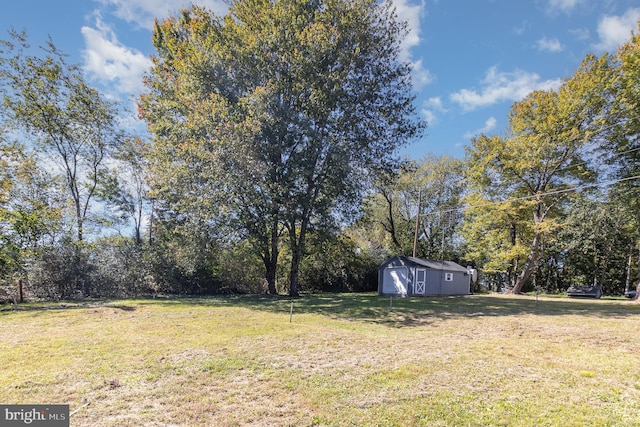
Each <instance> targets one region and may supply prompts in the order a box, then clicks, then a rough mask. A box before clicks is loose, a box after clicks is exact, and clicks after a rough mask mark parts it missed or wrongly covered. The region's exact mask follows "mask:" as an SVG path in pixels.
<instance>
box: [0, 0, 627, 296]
mask: <svg viewBox="0 0 640 427" xmlns="http://www.w3.org/2000/svg"><path fill="white" fill-rule="evenodd" d="M406 34H407V26H406V23H403V22H401V21H399V20H398V19H397V16H396V14H395V11H394V9H393V6H392V5H391V3H390V2H386V3H382V4H381V3H378V2H376V1H372V0H356V1H350V2H344V1H340V0H314V1H299V0H293V1H284V0H276V1H262V0H236V1H235V2H233V4H232V5H231V7H230V10H229V13H228V14H227V15H225V16H218V15H216V14H214V13H213V12H211V11H209V10H207V9H205V8H202V7H198V6H192V7H191V8H189V9H184V10H182V11H181V12H180V13H179V14H178V15H176V16H170V17H169V18H167V19H163V20H157V21H156V24H155V28H154V31H153V44H154V47H155V50H156V53H155V55H154V56H153V57H152V60H153V66H152V68H151V69H150V70H149V72H148V74H147V75H146V76H145V80H144V84H145V87H146V91H145V92H144V93H143V94H142V95H141V96H139V98H138V99H137V103H138V111H137V115H138V117H139V118H141V119H143V120H144V121H145V122H146V124H147V127H148V134H145V135H133V134H131V132H129V131H127V129H126V128H125V127H124V126H123V125H122V124H121V121H120V119H119V117H120V116H121V114H122V111H121V110H122V109H121V106H120V105H118V104H117V103H114V102H112V101H111V100H109V99H107V98H106V97H105V96H104V95H103V94H101V93H100V92H99V91H98V90H96V89H95V88H92V87H91V86H90V85H89V84H88V83H87V82H86V81H85V80H84V78H83V75H82V70H81V68H80V67H79V66H78V65H75V64H69V63H68V62H67V57H66V55H65V54H64V53H63V52H60V51H59V50H58V49H57V48H56V46H55V44H54V43H53V41H52V40H48V41H47V43H46V44H45V45H44V46H43V47H41V48H39V49H35V50H34V49H32V48H31V46H30V45H29V43H28V39H27V35H26V34H25V33H18V32H16V31H13V30H12V31H10V32H9V36H10V37H9V39H8V40H4V41H2V44H1V45H0V46H1V51H0V87H1V88H2V89H1V90H2V93H3V103H4V108H3V110H2V113H0V114H1V116H0V119H1V123H2V126H1V128H0V150H1V151H0V152H1V157H0V166H1V167H0V300H11V299H12V298H14V297H16V295H20V296H21V297H24V296H26V297H28V298H45V299H69V298H83V297H116V296H117V297H123V296H136V295H155V294H165V293H168V294H172V293H173V294H213V293H226V292H246V293H270V294H282V293H287V294H289V295H292V296H297V295H299V293H300V292H301V291H370V290H375V289H377V267H378V266H379V265H380V264H381V263H382V262H384V261H385V260H386V259H387V258H389V257H390V256H392V255H395V254H406V255H410V254H412V251H413V247H414V244H415V245H416V255H417V256H420V257H425V258H431V259H445V260H453V261H457V262H459V263H461V264H462V265H473V266H474V267H476V268H478V269H479V270H480V271H481V272H482V274H481V278H482V280H481V281H480V282H479V284H477V285H476V286H477V287H478V289H476V290H480V289H481V288H484V289H492V290H501V289H505V290H507V291H509V292H513V293H520V292H526V291H531V290H543V291H545V292H561V291H563V290H565V289H566V288H567V287H569V286H572V285H588V284H599V285H602V286H603V288H604V291H605V293H606V294H610V295H619V294H622V293H623V292H624V291H626V290H629V289H634V288H636V286H638V283H639V282H640V280H639V274H640V273H639V270H640V269H639V267H640V235H639V234H640V233H639V230H640V228H639V225H640V201H639V200H640V198H639V197H638V178H639V176H640V171H639V170H638V169H639V167H638V156H639V155H638V150H639V149H640V146H639V144H640V142H639V140H638V135H639V130H640V128H639V125H640V111H639V108H640V107H639V105H640V103H639V102H638V101H639V100H638V96H639V95H638V94H639V93H640V69H639V68H638V67H637V63H638V61H639V60H640V37H638V35H633V36H632V38H631V39H630V41H629V42H627V43H626V44H625V45H623V46H622V47H621V48H620V49H619V50H618V51H617V52H614V53H607V54H604V55H602V56H601V57H595V56H591V55H590V56H588V57H586V58H585V60H584V61H583V63H582V65H581V66H580V68H579V69H578V70H576V71H575V72H574V73H573V74H572V75H571V76H569V77H567V78H566V79H565V81H564V83H563V85H562V86H561V87H560V88H558V89H554V90H548V91H535V92H532V93H531V94H529V95H528V96H527V97H525V99H523V100H521V101H518V102H516V103H514V104H513V106H512V108H511V112H510V116H509V125H508V128H507V129H506V130H505V131H504V132H503V133H502V134H500V135H479V136H478V137H475V138H473V139H472V140H471V143H470V145H469V146H468V147H467V152H466V155H465V157H464V159H455V158H450V157H447V156H434V155H429V154H427V155H425V156H424V157H423V158H422V159H399V158H397V156H396V155H395V153H397V151H398V149H399V148H400V147H402V146H403V145H405V144H407V143H409V142H410V141H412V140H413V139H415V138H418V137H420V136H421V135H422V133H423V130H424V129H425V127H426V124H425V123H424V122H423V121H422V120H421V119H420V117H419V115H418V113H417V112H416V109H415V106H414V105H413V101H414V98H415V95H414V93H413V89H412V85H411V67H410V64H407V63H405V62H403V61H402V60H401V59H400V47H401V43H402V40H403V38H404V37H405V36H406ZM416 238H417V240H416Z"/></svg>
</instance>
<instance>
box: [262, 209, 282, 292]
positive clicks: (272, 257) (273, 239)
mask: <svg viewBox="0 0 640 427" xmlns="http://www.w3.org/2000/svg"><path fill="white" fill-rule="evenodd" d="M279 236H280V234H279V232H278V220H277V218H276V219H274V221H273V224H272V225H271V236H270V238H269V244H270V246H271V247H270V248H268V249H267V250H266V253H265V257H264V266H265V279H266V280H267V293H268V294H269V295H277V294H278V289H277V286H276V285H277V277H278V255H279V250H278V244H279V242H280V237H279Z"/></svg>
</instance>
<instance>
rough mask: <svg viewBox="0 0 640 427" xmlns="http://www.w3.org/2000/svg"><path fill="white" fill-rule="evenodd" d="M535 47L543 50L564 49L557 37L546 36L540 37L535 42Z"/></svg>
mask: <svg viewBox="0 0 640 427" xmlns="http://www.w3.org/2000/svg"><path fill="white" fill-rule="evenodd" d="M536 47H537V48H538V50H541V51H545V52H554V53H555V52H562V51H563V50H564V46H562V44H561V43H560V40H558V39H548V38H546V37H543V38H541V39H540V40H538V41H537V42H536Z"/></svg>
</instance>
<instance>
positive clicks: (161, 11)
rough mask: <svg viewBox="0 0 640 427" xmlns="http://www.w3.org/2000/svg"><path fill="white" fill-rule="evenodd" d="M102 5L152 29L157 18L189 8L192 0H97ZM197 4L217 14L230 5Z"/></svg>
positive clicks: (217, 1) (219, 0) (218, 1)
mask: <svg viewBox="0 0 640 427" xmlns="http://www.w3.org/2000/svg"><path fill="white" fill-rule="evenodd" d="M96 1H98V2H99V3H101V4H102V5H105V6H110V7H112V8H114V9H115V11H114V12H113V13H114V15H115V16H117V17H118V18H120V19H122V20H124V21H126V22H132V23H135V24H137V25H138V26H140V27H142V28H147V29H152V28H153V21H154V19H155V18H158V19H164V18H167V17H168V16H169V15H171V14H175V13H176V12H177V11H179V10H180V9H181V8H189V7H190V6H191V4H192V3H196V2H193V1H190V0H96ZM197 4H198V5H200V6H203V7H206V8H207V9H210V10H212V11H213V12H215V13H216V14H219V15H224V14H226V12H227V11H228V9H229V8H228V6H227V5H226V4H225V3H224V0H199V1H197Z"/></svg>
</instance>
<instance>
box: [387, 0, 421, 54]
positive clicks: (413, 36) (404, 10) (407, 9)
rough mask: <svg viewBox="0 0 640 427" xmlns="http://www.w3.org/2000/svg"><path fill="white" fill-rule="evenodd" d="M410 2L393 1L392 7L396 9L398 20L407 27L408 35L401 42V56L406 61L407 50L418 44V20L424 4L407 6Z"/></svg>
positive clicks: (419, 29) (407, 0)
mask: <svg viewBox="0 0 640 427" xmlns="http://www.w3.org/2000/svg"><path fill="white" fill-rule="evenodd" d="M409 1H410V0H393V5H394V6H395V8H396V13H397V14H398V19H399V20H400V21H405V22H406V23H407V26H408V30H409V34H407V36H406V37H405V39H404V40H403V42H402V54H403V55H406V56H405V57H404V58H403V60H408V59H409V58H410V57H411V54H410V53H409V50H410V49H411V48H412V47H415V46H417V45H419V44H420V32H421V31H422V30H421V25H420V18H421V17H422V14H423V11H424V4H422V3H420V4H409Z"/></svg>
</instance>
